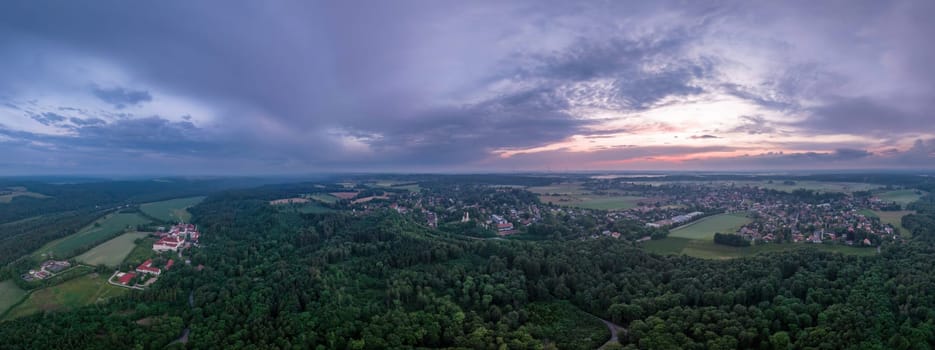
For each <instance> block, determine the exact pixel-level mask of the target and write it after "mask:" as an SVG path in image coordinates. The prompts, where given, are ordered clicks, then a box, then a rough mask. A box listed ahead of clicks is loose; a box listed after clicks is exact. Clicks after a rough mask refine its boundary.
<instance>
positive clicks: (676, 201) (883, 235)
mask: <svg viewBox="0 0 935 350" xmlns="http://www.w3.org/2000/svg"><path fill="white" fill-rule="evenodd" d="M589 190H592V191H594V193H601V194H610V195H624V194H625V195H629V196H639V197H640V198H643V199H641V200H639V201H638V203H637V205H636V206H634V207H632V208H627V209H617V210H594V209H587V208H580V207H575V206H573V205H555V204H543V203H542V202H541V201H539V200H537V199H538V197H537V196H536V194H533V193H530V192H529V191H526V190H523V189H519V188H514V187H498V186H479V185H478V186H472V185H464V184H461V185H458V186H451V187H445V188H441V187H438V188H423V189H422V190H421V191H419V192H409V191H405V192H386V193H383V194H380V195H379V196H374V197H368V198H366V200H360V199H354V198H355V197H354V193H353V192H347V193H341V195H342V196H344V197H346V198H345V199H348V200H350V201H351V202H350V209H351V210H352V212H354V213H357V214H366V213H369V212H371V211H374V210H379V209H381V208H382V209H387V208H388V209H391V210H395V211H397V212H399V213H401V214H404V215H411V216H413V217H415V218H417V219H418V220H419V221H421V222H423V223H424V224H425V225H426V226H429V227H433V228H439V229H443V230H446V229H449V230H450V229H451V228H452V227H454V226H457V228H458V229H460V230H462V231H463V232H474V233H466V234H467V235H472V236H478V235H480V236H483V235H484V234H480V233H477V232H487V233H486V234H485V235H487V236H488V237H505V236H510V235H515V234H523V233H529V232H536V229H535V227H533V226H534V225H535V224H536V223H543V222H544V221H548V222H549V227H551V228H553V229H554V228H555V225H556V223H560V225H561V226H563V229H566V230H568V231H570V232H571V233H569V234H567V235H566V236H567V237H577V238H582V239H587V238H592V239H593V238H599V237H612V238H626V239H632V240H638V241H645V240H649V239H650V238H651V237H655V236H657V235H658V236H660V237H663V236H664V234H660V232H667V230H671V229H674V228H678V227H680V226H684V225H688V224H691V223H693V222H694V221H697V220H701V219H704V218H706V217H709V216H714V215H720V214H735V215H742V216H745V217H747V218H748V221H749V223H746V224H744V225H743V226H742V227H740V228H738V229H736V230H732V231H730V232H721V233H732V234H738V235H741V236H743V238H744V239H746V240H749V241H751V242H759V243H773V242H775V243H779V242H786V243H806V242H808V243H821V242H829V241H830V242H835V243H841V244H847V245H866V246H878V245H879V244H880V243H881V242H882V241H885V240H894V239H898V235H897V231H896V229H895V228H894V227H893V226H892V225H890V224H884V223H882V222H881V221H880V220H879V219H877V218H874V217H871V216H868V215H865V212H866V210H888V209H889V208H891V207H892V206H893V205H894V204H893V203H888V202H885V201H881V200H880V199H879V198H875V197H872V196H855V195H853V194H844V193H817V192H809V191H804V192H782V191H775V190H768V189H764V188H761V187H757V186H748V185H735V184H725V183H710V184H702V183H663V184H656V185H646V184H638V183H626V182H623V183H617V184H614V185H613V186H606V185H604V186H592V187H590V188H589ZM560 203H561V202H560ZM898 207H899V206H898V205H897V206H896V208H898ZM636 227H643V228H644V229H637V228H636ZM540 231H541V230H540ZM567 237H566V238H567ZM168 243H169V244H175V242H168Z"/></svg>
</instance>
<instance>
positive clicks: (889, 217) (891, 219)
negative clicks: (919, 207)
mask: <svg viewBox="0 0 935 350" xmlns="http://www.w3.org/2000/svg"><path fill="white" fill-rule="evenodd" d="M872 213H873V214H874V216H876V217H878V218H880V222H882V223H884V224H891V225H893V227H896V228H897V229H899V234H900V235H903V236H906V237H911V236H912V232H909V230H907V229H906V228H905V227H903V216H906V215H909V214H912V213H914V212H913V211H911V210H902V211H873V212H872Z"/></svg>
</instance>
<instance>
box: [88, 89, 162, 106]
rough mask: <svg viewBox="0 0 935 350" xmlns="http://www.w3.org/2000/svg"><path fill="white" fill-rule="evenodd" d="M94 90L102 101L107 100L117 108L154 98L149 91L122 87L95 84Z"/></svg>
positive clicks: (95, 94)
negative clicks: (103, 86) (104, 86)
mask: <svg viewBox="0 0 935 350" xmlns="http://www.w3.org/2000/svg"><path fill="white" fill-rule="evenodd" d="M92 92H94V96H97V98H99V99H101V101H104V102H107V103H109V104H111V105H113V106H114V107H116V108H117V109H123V108H125V107H127V106H133V105H137V104H140V103H143V102H149V101H152V100H153V97H152V95H150V94H149V92H148V91H143V90H130V89H126V88H122V87H114V88H102V87H98V86H95V87H94V89H93V90H92Z"/></svg>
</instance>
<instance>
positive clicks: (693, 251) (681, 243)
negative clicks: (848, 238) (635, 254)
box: [642, 237, 877, 259]
mask: <svg viewBox="0 0 935 350" xmlns="http://www.w3.org/2000/svg"><path fill="white" fill-rule="evenodd" d="M642 246H643V249H646V250H647V251H649V252H653V253H657V254H674V255H682V254H684V255H688V256H692V257H696V258H702V259H732V258H740V257H745V256H751V255H755V254H759V253H767V252H778V251H788V250H793V249H818V250H823V251H830V252H838V253H842V254H848V255H857V256H872V255H875V254H876V253H877V251H876V249H874V248H864V247H850V246H845V245H838V244H810V243H795V244H791V243H790V244H782V243H780V244H757V245H754V246H750V247H731V246H726V245H721V244H715V243H714V242H713V241H709V240H696V239H686V238H674V237H667V238H665V239H661V240H655V241H648V242H646V243H643V244H642Z"/></svg>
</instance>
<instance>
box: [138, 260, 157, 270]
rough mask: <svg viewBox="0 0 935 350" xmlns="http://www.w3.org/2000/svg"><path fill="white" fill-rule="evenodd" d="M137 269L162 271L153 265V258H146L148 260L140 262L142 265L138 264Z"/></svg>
mask: <svg viewBox="0 0 935 350" xmlns="http://www.w3.org/2000/svg"><path fill="white" fill-rule="evenodd" d="M136 269H137V270H138V271H147V272H152V273H159V272H160V270H159V269H157V268H155V267H153V259H149V260H146V262H144V263H142V264H140V266H137V267H136Z"/></svg>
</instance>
